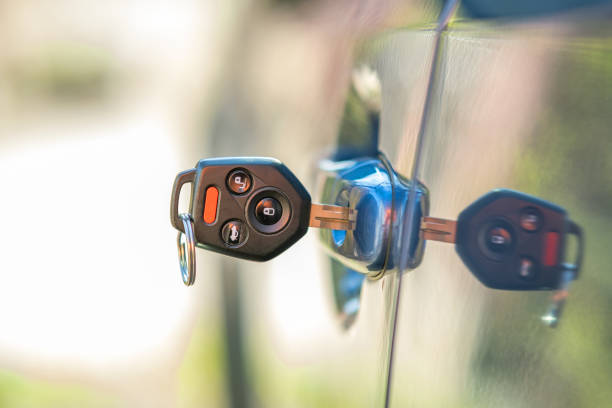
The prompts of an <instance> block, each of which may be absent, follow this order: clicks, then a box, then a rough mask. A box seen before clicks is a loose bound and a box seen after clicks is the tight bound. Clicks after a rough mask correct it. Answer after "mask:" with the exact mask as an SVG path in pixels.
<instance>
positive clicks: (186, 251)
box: [176, 213, 196, 286]
mask: <svg viewBox="0 0 612 408" xmlns="http://www.w3.org/2000/svg"><path fill="white" fill-rule="evenodd" d="M179 218H180V219H181V220H182V221H183V228H184V229H185V233H182V232H179V233H178V236H177V237H176V245H177V248H178V255H179V266H180V268H181V278H183V283H184V284H185V286H191V285H193V283H194V282H195V277H196V261H195V246H196V243H195V236H194V233H193V218H191V215H190V214H186V213H182V214H179Z"/></svg>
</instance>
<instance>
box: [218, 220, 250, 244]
mask: <svg viewBox="0 0 612 408" xmlns="http://www.w3.org/2000/svg"><path fill="white" fill-rule="evenodd" d="M221 238H222V239H223V242H225V243H226V244H227V245H229V246H237V245H241V244H243V243H244V241H246V239H247V231H246V228H245V227H244V223H243V222H242V221H238V220H232V221H228V222H226V223H225V225H223V228H221Z"/></svg>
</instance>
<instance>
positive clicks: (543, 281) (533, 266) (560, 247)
mask: <svg viewBox="0 0 612 408" xmlns="http://www.w3.org/2000/svg"><path fill="white" fill-rule="evenodd" d="M569 234H573V235H575V236H576V237H577V238H578V255H577V259H576V262H574V264H573V265H568V264H566V263H564V259H565V246H566V238H567V236H568V235H569ZM582 247H583V245H582V233H581V231H580V228H579V227H578V226H577V225H576V224H575V223H574V222H572V221H571V220H570V219H569V218H568V215H567V212H566V211H565V210H564V209H563V208H561V207H559V206H557V205H555V204H552V203H550V202H547V201H545V200H541V199H539V198H536V197H532V196H530V195H528V194H524V193H521V192H518V191H513V190H505V189H499V190H493V191H491V192H489V193H487V194H485V195H484V196H482V197H481V198H479V199H478V200H476V201H475V202H474V203H472V204H471V205H470V206H469V207H467V208H466V209H465V210H464V211H463V212H461V214H460V215H459V218H458V220H457V238H456V244H455V249H456V251H457V253H458V254H459V256H460V257H461V259H462V260H463V262H464V263H465V264H466V265H467V266H468V268H469V269H470V270H471V271H472V273H473V274H474V275H475V276H476V277H477V278H478V279H479V280H480V281H481V282H482V283H483V284H484V285H486V286H488V287H491V288H495V289H505V290H554V289H557V288H559V287H560V286H561V285H562V276H563V273H564V272H565V271H567V270H574V271H575V272H576V274H577V273H578V271H579V270H580V261H581V258H582ZM575 278H577V276H574V279H575Z"/></svg>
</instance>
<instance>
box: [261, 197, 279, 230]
mask: <svg viewBox="0 0 612 408" xmlns="http://www.w3.org/2000/svg"><path fill="white" fill-rule="evenodd" d="M282 216H283V207H282V205H281V203H279V202H278V200H277V199H275V198H272V197H266V198H262V199H261V200H259V202H258V203H257V205H256V206H255V218H257V221H259V222H260V223H262V224H263V225H274V224H276V223H277V222H278V221H279V220H280V219H281V217H282Z"/></svg>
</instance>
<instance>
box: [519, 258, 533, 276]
mask: <svg viewBox="0 0 612 408" xmlns="http://www.w3.org/2000/svg"><path fill="white" fill-rule="evenodd" d="M535 269H536V268H535V263H534V262H533V261H532V260H531V259H529V258H526V257H522V258H521V261H520V263H519V270H518V273H519V276H520V277H521V278H522V279H525V280H531V279H533V278H535V272H536V271H535Z"/></svg>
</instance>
